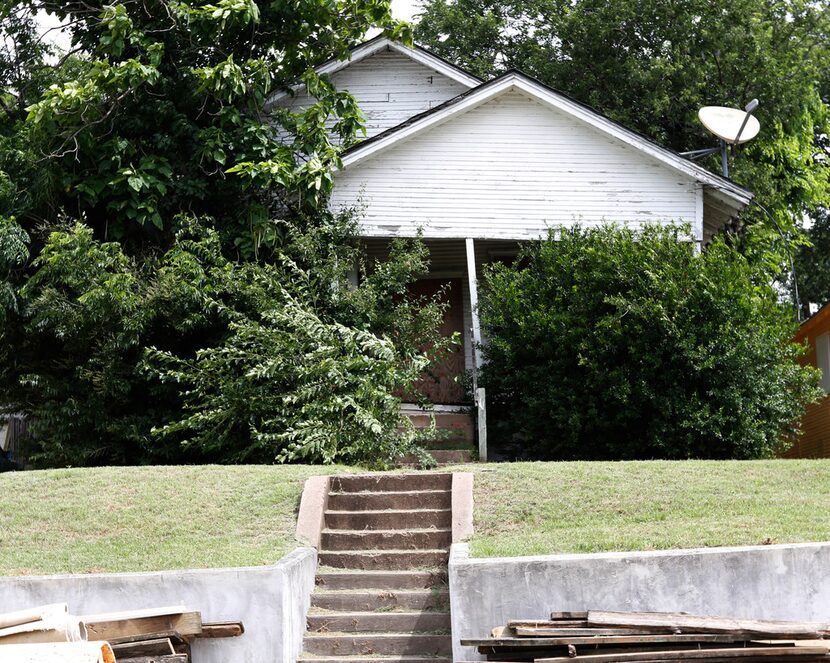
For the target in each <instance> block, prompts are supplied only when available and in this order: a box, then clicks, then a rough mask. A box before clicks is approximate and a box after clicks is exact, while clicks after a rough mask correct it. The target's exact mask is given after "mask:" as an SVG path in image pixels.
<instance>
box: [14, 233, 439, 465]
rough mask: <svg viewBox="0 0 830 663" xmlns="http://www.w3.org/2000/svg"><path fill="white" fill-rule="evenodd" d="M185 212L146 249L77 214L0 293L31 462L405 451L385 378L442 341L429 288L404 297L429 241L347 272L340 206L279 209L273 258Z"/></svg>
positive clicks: (420, 365)
mask: <svg viewBox="0 0 830 663" xmlns="http://www.w3.org/2000/svg"><path fill="white" fill-rule="evenodd" d="M177 223H178V224H179V230H178V232H177V234H176V236H175V240H174V242H173V244H172V245H171V247H170V248H169V249H168V250H167V251H165V252H164V253H162V254H159V255H157V256H156V257H155V258H153V259H150V258H145V259H144V260H143V261H141V262H138V261H136V260H133V259H131V258H129V257H128V256H126V255H125V253H124V251H123V250H122V248H121V246H120V245H119V244H118V243H115V242H101V241H99V240H96V239H95V238H94V237H93V233H92V230H91V229H90V228H88V227H87V226H85V225H83V224H81V223H73V224H68V225H66V226H65V227H64V228H62V229H60V230H58V231H55V232H52V233H51V234H50V235H49V236H48V238H47V239H46V241H45V245H44V247H43V249H42V250H41V252H40V254H39V256H38V257H37V259H36V260H35V263H34V267H35V270H34V272H33V274H32V276H31V277H30V278H29V279H28V280H27V281H26V283H25V285H23V287H22V288H20V290H19V293H20V302H19V303H18V304H17V307H16V309H17V310H14V309H13V308H7V309H6V310H7V315H9V316H14V317H18V318H19V324H16V325H10V326H9V327H10V328H12V329H14V328H19V329H20V330H21V333H20V335H19V337H16V338H6V339H5V342H4V344H3V347H4V348H8V349H11V348H14V352H11V351H10V350H9V351H8V352H6V353H4V354H5V358H6V359H7V361H6V362H5V363H4V364H3V366H2V368H0V397H1V398H2V402H3V403H6V404H10V405H12V406H13V407H14V409H15V411H20V412H24V413H26V414H27V415H28V416H29V417H30V420H31V427H30V431H31V432H32V434H33V437H34V443H35V450H36V453H35V456H34V460H35V461H36V462H37V464H39V465H50V466H54V465H95V464H111V463H117V464H124V463H147V462H202V461H212V462H239V461H246V462H273V461H275V460H276V461H280V462H291V461H304V462H362V463H369V464H372V465H379V464H383V463H385V462H388V461H389V460H391V459H392V458H393V457H395V456H397V455H400V454H401V453H405V452H408V451H411V450H412V443H413V441H414V439H415V434H414V431H412V430H411V429H406V428H405V429H404V430H403V431H399V430H398V429H399V427H401V426H402V425H403V424H404V423H405V422H403V421H402V420H401V416H400V410H399V405H400V402H399V400H398V399H397V398H395V397H394V396H393V395H392V394H393V393H394V392H395V390H396V389H400V388H402V387H406V386H408V385H409V384H410V383H411V382H412V381H413V380H414V379H415V378H416V377H417V375H418V374H419V373H420V372H421V371H422V370H423V369H424V368H425V367H426V366H427V365H428V364H429V363H430V356H428V355H427V353H425V352H424V351H422V350H421V348H423V347H428V346H429V347H435V348H441V347H443V346H444V345H446V343H447V341H446V339H444V340H441V339H440V337H439V336H438V332H437V329H438V325H439V323H440V320H441V317H442V312H443V309H442V306H441V305H440V304H439V303H438V302H437V301H435V302H412V301H409V300H408V299H406V298H405V297H400V296H399V294H400V293H402V292H405V291H406V286H407V284H408V283H409V282H410V281H411V280H413V279H414V278H416V277H417V275H418V274H420V273H422V272H424V271H426V269H427V257H428V254H427V251H426V249H425V247H424V246H423V244H422V243H420V242H417V241H413V242H399V243H397V244H395V246H394V247H393V250H392V253H391V255H390V258H389V260H388V261H387V262H386V263H383V264H380V265H376V266H375V269H374V274H373V276H372V277H370V278H367V279H365V280H364V282H363V283H362V284H361V285H360V286H359V287H352V286H350V285H349V282H348V279H347V270H348V269H349V268H351V267H352V265H353V264H354V261H355V260H358V259H359V258H360V256H361V253H360V250H359V249H358V248H357V247H356V245H355V242H354V239H355V238H354V235H353V229H354V223H353V221H352V220H351V219H349V218H348V217H344V218H329V219H320V218H318V219H316V220H315V222H314V223H313V224H309V225H308V226H306V227H301V226H300V225H299V224H298V223H295V224H288V223H283V225H282V228H281V231H282V234H283V239H282V242H283V250H282V251H281V252H279V253H278V254H275V255H274V257H273V259H272V260H269V261H268V262H239V261H236V260H233V259H229V258H227V257H226V256H225V255H224V254H223V252H222V250H221V247H222V245H221V241H220V239H219V236H218V232H217V231H215V230H212V229H210V228H209V227H207V226H206V225H204V224H201V223H199V222H198V221H196V220H194V219H192V218H189V217H180V218H179V219H178V222H177ZM9 232H12V230H11V229H10V230H9ZM378 302H388V305H383V306H379V305H378ZM390 312H392V313H394V314H395V316H394V317H389V313H390Z"/></svg>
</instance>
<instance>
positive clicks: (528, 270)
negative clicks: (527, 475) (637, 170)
mask: <svg viewBox="0 0 830 663" xmlns="http://www.w3.org/2000/svg"><path fill="white" fill-rule="evenodd" d="M683 232H684V230H683V229H680V228H669V229H666V228H659V227H646V228H645V229H643V230H642V231H641V232H639V233H635V232H633V231H631V230H628V229H623V228H619V227H614V226H606V227H602V228H599V229H590V230H589V229H583V228H580V227H576V228H574V229H572V230H562V231H561V232H558V233H553V232H551V234H550V236H549V237H548V238H547V239H545V240H544V241H539V242H536V243H533V244H531V245H530V246H529V247H527V249H526V250H525V251H524V254H523V256H522V258H521V259H520V260H519V261H517V262H516V263H515V264H514V266H505V265H500V264H497V265H494V266H492V267H491V268H490V269H489V270H488V271H487V274H486V278H485V281H486V286H485V288H484V292H483V296H482V300H481V316H482V325H483V329H484V332H485V337H486V338H487V339H488V344H487V346H486V347H485V348H484V357H485V360H486V364H485V366H484V369H483V373H482V380H483V384H484V386H486V387H487V389H488V392H487V393H488V421H489V422H490V428H491V438H492V439H493V441H494V443H495V444H499V443H501V444H502V445H511V444H513V445H519V447H520V448H521V453H523V454H526V455H532V456H535V457H538V458H549V459H634V458H675V459H678V458H757V457H763V456H770V455H772V454H774V453H776V451H778V450H780V449H781V448H782V447H783V446H784V445H785V444H786V442H785V440H786V439H787V437H788V435H789V434H791V433H793V432H794V428H795V424H794V421H795V420H796V418H797V417H798V416H799V415H800V414H801V413H802V412H803V409H804V407H805V406H806V404H807V403H809V402H811V401H812V400H814V399H815V398H817V396H818V394H819V392H818V388H817V377H816V371H815V370H813V369H811V368H807V367H801V366H799V364H798V358H799V356H800V355H801V353H802V351H803V350H802V348H800V347H798V346H796V345H794V344H793V343H791V342H790V338H791V336H792V333H793V331H794V328H795V323H794V321H793V315H792V313H791V311H789V310H787V309H786V308H784V307H782V305H781V304H780V303H779V301H778V297H777V293H776V292H775V291H774V290H773V288H772V287H771V286H770V285H768V284H767V283H765V282H760V281H761V279H759V278H756V274H755V273H753V271H752V269H751V267H750V266H749V264H748V263H747V261H746V260H745V259H744V258H743V257H742V256H741V255H740V254H739V253H737V252H736V251H735V250H734V249H732V248H731V247H730V246H729V245H728V244H727V243H726V242H725V241H723V240H721V239H718V240H716V241H715V242H713V244H712V245H711V246H710V247H709V248H708V249H707V250H705V251H704V252H703V253H701V254H695V252H694V251H693V249H692V247H691V246H690V245H689V244H688V243H687V242H683V241H678V236H679V235H680V234H681V233H683Z"/></svg>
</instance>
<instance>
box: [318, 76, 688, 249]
mask: <svg viewBox="0 0 830 663" xmlns="http://www.w3.org/2000/svg"><path fill="white" fill-rule="evenodd" d="M702 198H703V192H702V189H701V185H700V184H699V183H697V182H696V181H695V180H694V179H693V178H691V177H689V176H687V175H685V174H684V173H680V172H677V171H673V170H671V169H669V168H666V167H665V165H664V164H661V163H659V162H658V161H656V160H654V159H652V158H650V157H649V156H648V155H645V154H643V153H641V152H639V151H638V150H637V149H635V148H633V147H631V146H629V145H625V144H623V143H622V142H620V141H618V140H616V139H615V138H613V137H610V136H608V135H606V134H602V133H601V132H599V131H597V130H595V129H594V128H592V127H589V126H587V125H585V124H584V123H582V122H581V121H579V120H577V119H575V118H573V117H572V116H569V115H568V114H566V113H565V112H562V111H558V110H553V109H551V108H547V107H544V106H542V104H540V103H539V102H537V101H535V100H534V99H531V98H530V97H529V96H526V95H525V94H524V93H522V92H519V91H510V92H507V93H505V94H502V95H501V96H498V97H496V98H494V99H491V100H489V101H487V102H485V103H483V104H481V105H479V106H477V107H474V108H472V109H471V110H469V111H467V112H465V113H463V114H460V115H457V116H454V117H452V118H450V119H449V120H447V121H446V122H444V123H443V124H440V125H438V126H436V127H433V128H431V129H429V130H428V131H425V132H423V133H421V134H418V135H415V136H414V137H412V138H410V139H408V140H406V141H403V142H402V143H400V144H398V145H395V146H391V147H389V148H387V149H385V150H382V151H380V152H378V153H376V154H374V155H372V156H371V157H369V158H367V159H365V160H363V161H361V162H359V163H356V164H353V165H351V166H349V167H347V168H346V169H345V170H343V171H340V172H338V173H337V174H336V175H335V187H334V192H333V194H332V200H331V204H332V207H333V208H335V209H337V208H340V207H349V206H353V205H354V204H355V201H357V200H360V201H361V202H360V205H358V207H359V210H360V214H361V219H362V232H363V234H365V235H366V236H369V237H389V236H396V235H400V236H412V235H415V234H416V233H417V232H418V228H423V229H424V232H425V234H426V235H427V236H429V237H434V238H462V237H476V238H502V239H508V238H510V239H527V238H532V237H539V236H540V235H543V234H544V233H545V232H546V231H547V228H548V227H551V226H558V225H570V224H573V223H574V222H577V221H579V222H581V223H582V224H584V225H592V224H598V223H601V222H603V221H616V222H625V223H633V224H640V223H646V222H664V223H665V222H687V223H690V224H691V225H692V227H693V228H694V229H695V230H696V234H698V237H699V234H700V233H701V232H702V218H701V217H702V215H703V205H702V204H701V203H702Z"/></svg>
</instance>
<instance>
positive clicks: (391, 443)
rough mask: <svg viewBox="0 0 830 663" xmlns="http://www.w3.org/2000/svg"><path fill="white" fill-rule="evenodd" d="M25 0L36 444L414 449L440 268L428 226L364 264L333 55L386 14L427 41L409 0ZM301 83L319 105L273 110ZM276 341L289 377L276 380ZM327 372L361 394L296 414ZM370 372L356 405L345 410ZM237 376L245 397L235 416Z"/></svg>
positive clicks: (48, 459)
mask: <svg viewBox="0 0 830 663" xmlns="http://www.w3.org/2000/svg"><path fill="white" fill-rule="evenodd" d="M38 10H45V11H47V12H51V13H52V14H54V15H56V16H57V17H59V18H61V19H63V20H65V21H66V22H67V25H68V27H67V30H68V31H69V33H70V36H71V47H70V50H69V51H68V52H65V53H49V52H48V51H47V49H45V48H43V47H42V45H41V44H40V42H39V41H38V38H37V33H36V29H35V24H34V21H33V16H34V13H35V12H36V11H38ZM2 12H3V13H1V14H0V17H2V18H3V21H4V22H3V26H2V27H3V31H4V34H3V36H4V42H3V44H4V46H6V45H8V48H7V49H6V50H0V85H2V89H0V98H2V101H3V108H4V109H5V116H4V118H3V120H4V121H3V124H2V127H0V241H2V247H0V248H1V249H2V250H0V278H2V283H0V304H2V307H3V308H2V317H1V318H0V321H2V324H3V331H2V337H0V360H2V365H0V402H2V403H4V404H8V405H11V406H13V407H14V408H15V409H16V410H19V411H22V412H25V413H27V414H28V415H29V416H30V417H31V419H32V421H31V427H30V430H31V431H32V433H33V436H34V438H35V440H34V443H35V448H34V452H35V455H34V458H35V460H36V461H37V462H39V463H40V464H47V465H64V464H74V465H83V464H102V463H142V462H159V461H163V462H177V461H188V462H194V461H196V462H198V461H202V460H211V461H217V462H229V461H232V460H241V459H245V460H258V461H269V460H274V459H280V460H295V459H300V458H302V459H305V460H323V461H332V460H339V459H347V460H349V461H358V460H363V461H367V462H368V461H371V462H373V463H379V462H383V461H384V459H388V458H389V457H390V456H392V455H394V453H396V452H400V451H402V450H404V448H406V445H407V444H408V441H409V442H411V441H412V439H413V436H412V435H411V434H405V435H404V436H403V437H401V436H397V435H396V433H397V428H398V426H399V425H400V424H401V421H400V416H399V413H398V410H397V408H395V407H393V406H394V405H395V404H396V403H397V401H396V399H395V398H394V397H393V396H391V394H392V393H393V391H394V388H393V387H392V386H391V385H393V384H394V385H395V386H396V387H401V386H405V384H406V382H407V380H409V379H410V376H411V374H412V371H413V370H415V369H416V368H417V367H418V366H421V365H422V364H423V363H424V362H425V361H426V355H425V354H424V353H423V352H422V351H420V350H419V348H421V347H425V346H424V344H425V343H427V344H429V343H431V342H432V341H438V339H436V338H435V337H434V334H433V332H434V331H435V329H436V328H437V323H438V320H439V319H440V312H441V311H440V306H438V304H437V303H426V304H427V305H426V306H423V307H421V306H418V305H417V303H415V302H411V301H408V300H407V299H406V298H405V297H403V296H402V295H403V293H405V291H406V284H407V282H408V281H409V280H412V279H413V278H415V277H416V275H417V274H418V273H419V270H423V269H425V264H426V263H425V260H426V257H425V254H424V250H423V247H421V246H419V244H418V243H417V242H415V243H410V244H406V245H405V246H404V245H402V246H401V247H400V250H399V252H398V253H397V254H396V255H397V258H396V257H394V256H393V259H392V260H391V261H390V262H389V263H388V264H385V265H377V266H375V267H376V268H375V270H374V275H373V276H370V277H369V278H367V279H366V280H365V281H364V282H363V283H362V284H361V286H360V287H358V288H356V289H352V288H351V287H350V286H349V284H348V279H347V278H346V271H347V270H348V269H350V268H351V267H352V266H353V265H356V264H358V263H360V262H361V261H365V259H364V258H363V256H362V255H361V253H360V251H359V249H358V248H357V246H356V242H355V225H354V220H353V218H352V217H351V215H349V214H346V215H345V216H343V217H337V218H333V217H332V216H331V215H329V214H328V213H327V211H326V209H325V202H326V196H327V194H328V191H329V190H330V188H331V182H332V178H331V172H332V169H333V168H334V167H335V166H337V165H338V164H339V159H340V156H339V154H340V150H341V149H342V147H341V146H340V145H341V144H342V145H343V146H347V145H349V144H350V143H351V142H353V141H354V139H355V136H356V134H357V133H358V132H359V131H360V126H361V125H360V122H361V119H362V116H361V114H360V111H359V109H358V108H357V106H356V104H355V102H354V99H353V98H352V97H351V96H350V95H349V94H348V93H347V92H343V91H338V90H336V89H334V87H333V86H332V85H331V84H330V82H329V81H328V80H327V79H326V78H325V77H320V76H317V74H316V73H315V72H314V70H313V67H314V66H315V65H317V64H319V63H320V62H322V61H324V60H326V59H329V58H342V57H344V56H345V55H346V54H347V52H348V49H349V48H350V47H351V46H353V45H354V44H356V43H358V42H360V41H361V40H362V39H363V35H364V34H365V33H366V31H367V30H368V29H369V28H372V27H380V28H383V29H386V30H387V31H389V32H390V33H391V34H393V35H394V36H402V37H404V38H405V37H406V29H405V27H404V26H401V25H399V24H397V23H395V22H394V21H392V20H391V17H390V11H389V2H388V0H337V2H329V3H319V2H316V0H300V2H295V3H290V4H285V3H273V2H268V3H265V2H255V1H254V0H217V1H216V2H211V3H204V2H198V3H195V2H170V1H168V0H147V1H143V2H136V1H135V0H122V1H120V2H112V3H110V2H100V1H99V2H95V1H93V2H90V1H88V0H77V1H76V0H70V1H69V2H57V1H52V0H18V1H17V2H11V3H4V4H3V9H2ZM24 51H25V52H26V53H27V54H26V55H25V57H23V58H22V59H21V54H22V53H24ZM49 57H52V58H53V59H52V60H48V59H47V58H49ZM23 62H25V63H26V66H25V67H23V68H21V66H20V65H21V63H23ZM299 83H302V84H305V85H307V86H308V88H309V90H310V92H311V93H312V95H313V96H314V97H315V99H316V103H314V104H313V105H311V106H310V107H309V108H307V109H306V110H304V111H301V112H297V113H291V112H287V111H273V112H272V111H269V110H267V109H266V105H267V100H268V98H269V97H270V95H272V94H273V93H275V92H277V91H281V90H286V89H290V88H291V86H293V85H295V84H299ZM327 127H328V128H327ZM332 127H333V129H332ZM330 130H332V131H333V132H334V133H335V134H336V135H337V138H338V140H337V141H333V140H331V133H330ZM369 267H371V265H370V266H369ZM324 339H325V341H326V345H325V348H326V351H323V350H322V349H321V351H320V354H318V355H316V354H314V352H313V347H312V345H313V343H312V341H319V342H322V341H323V340H324ZM442 343H444V341H439V342H437V347H438V348H440V347H441V346H442ZM270 354H273V356H272V359H273V360H274V361H278V360H280V361H282V362H283V363H282V364H281V366H282V368H284V369H285V375H284V376H283V377H284V379H272V380H271V379H269V380H266V379H265V378H264V377H262V376H259V377H257V375H258V374H257V371H258V370H259V369H260V368H261V367H262V365H263V364H262V363H261V361H260V360H262V359H263V358H266V357H268V356H269V355H270ZM231 357H233V359H232V360H231V359H229V358H231ZM302 357H306V358H307V361H303V360H301V358H302ZM292 360H293V361H294V363H292ZM228 361H230V363H227V362H228ZM314 361H319V365H318V364H315V363H314ZM242 365H245V366H248V367H249V368H250V370H249V371H239V370H238V369H239V367H240V366H242ZM321 366H324V367H326V368H327V370H328V371H329V373H327V374H326V375H330V376H338V379H339V380H340V383H339V384H341V385H342V389H341V390H340V391H338V390H337V389H336V388H335V387H336V385H332V388H331V393H329V394H328V395H329V396H330V397H331V398H332V399H337V398H340V400H329V401H326V402H325V403H322V402H321V403H319V404H316V403H310V402H304V405H303V406H302V407H299V408H298V409H297V410H296V411H293V412H292V413H291V414H292V416H291V417H289V416H288V415H287V412H288V410H289V409H290V408H289V407H288V403H289V402H290V401H291V399H299V400H298V401H296V402H299V401H302V398H303V396H302V395H303V394H308V393H310V391H309V390H312V389H314V388H318V389H319V385H320V380H322V379H323V378H324V375H323V373H322V372H321V370H322V369H321ZM288 368H292V369H295V372H294V373H291V372H290V371H289V370H288ZM315 381H316V382H315ZM315 385H316V386H315ZM349 385H350V386H349ZM369 386H371V387H372V389H369ZM352 387H354V390H355V393H354V394H353V395H352V400H351V406H352V409H351V410H348V409H343V410H342V411H336V407H335V404H337V405H338V406H339V405H342V403H343V400H342V398H341V397H343V395H344V390H347V389H351V388H352ZM234 391H235V392H236V393H238V394H245V400H244V401H235V402H234V405H239V404H240V403H244V405H245V408H246V409H244V410H243V409H239V408H236V407H226V408H225V409H222V407H224V405H223V404H227V400H226V398H227V397H228V396H229V395H230V394H231V393H232V392H234ZM318 406H319V407H318ZM325 407H328V410H326V409H325ZM279 408H282V409H279ZM211 416H215V417H218V418H219V419H221V422H222V424H223V425H224V429H222V426H221V425H220V423H219V420H218V419H217V420H211ZM208 421H210V422H212V423H211V424H210V425H211V426H212V427H208V426H207V424H206V423H205V422H208ZM335 430H339V431H340V432H347V433H348V434H349V435H350V436H351V438H352V439H350V440H344V438H343V436H342V435H336V434H335V433H334V431H335ZM312 431H316V432H317V435H318V437H317V438H314V439H312V438H313V435H312V434H311V432H312ZM338 445H340V446H338Z"/></svg>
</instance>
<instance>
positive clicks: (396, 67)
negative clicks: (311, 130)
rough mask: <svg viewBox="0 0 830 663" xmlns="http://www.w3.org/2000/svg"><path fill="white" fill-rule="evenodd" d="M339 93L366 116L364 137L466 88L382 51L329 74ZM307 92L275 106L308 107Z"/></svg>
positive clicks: (397, 55) (418, 64) (410, 61)
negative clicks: (348, 95)
mask: <svg viewBox="0 0 830 663" xmlns="http://www.w3.org/2000/svg"><path fill="white" fill-rule="evenodd" d="M331 80H332V83H334V85H335V87H336V88H337V89H338V90H348V91H349V92H350V93H351V94H352V95H353V96H354V98H355V99H356V100H357V103H358V106H359V107H360V110H361V111H363V114H364V115H365V116H366V122H365V126H366V136H367V137H371V136H374V135H376V134H379V133H380V132H382V131H385V130H386V129H389V128H390V127H394V126H396V125H398V124H400V123H401V122H404V121H406V120H408V119H409V118H410V117H412V116H413V115H418V114H419V113H423V112H424V111H428V110H429V109H430V108H433V107H434V106H437V105H439V104H442V103H444V102H445V101H447V100H448V99H452V98H453V97H456V96H458V95H459V94H461V93H462V92H465V91H466V90H467V87H466V86H465V85H463V84H461V83H458V82H457V81H454V80H452V79H450V78H447V77H446V76H444V75H443V74H439V73H438V72H436V71H434V70H432V69H430V68H429V67H427V66H425V65H422V64H420V63H418V62H415V61H413V60H411V59H410V58H408V57H406V56H404V55H401V54H400V53H395V52H393V51H390V50H384V51H381V52H379V53H376V54H375V55H372V56H370V57H368V58H365V59H364V60H361V61H360V62H355V63H354V64H350V65H349V66H347V67H346V68H344V69H341V70H340V71H338V72H336V73H334V74H332V76H331ZM312 101H313V99H311V97H309V95H308V93H307V92H301V93H299V94H298V95H297V96H296V97H293V98H289V99H286V100H284V101H283V102H281V103H279V104H278V105H281V106H285V107H288V108H291V109H292V110H300V109H302V108H306V107H308V106H309V105H311V103H312Z"/></svg>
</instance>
